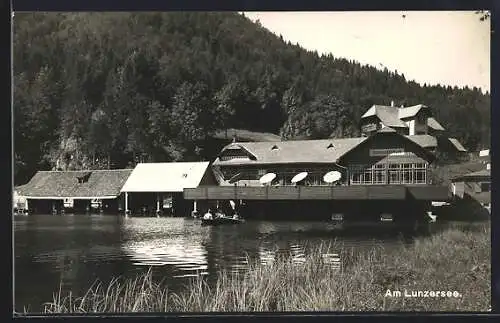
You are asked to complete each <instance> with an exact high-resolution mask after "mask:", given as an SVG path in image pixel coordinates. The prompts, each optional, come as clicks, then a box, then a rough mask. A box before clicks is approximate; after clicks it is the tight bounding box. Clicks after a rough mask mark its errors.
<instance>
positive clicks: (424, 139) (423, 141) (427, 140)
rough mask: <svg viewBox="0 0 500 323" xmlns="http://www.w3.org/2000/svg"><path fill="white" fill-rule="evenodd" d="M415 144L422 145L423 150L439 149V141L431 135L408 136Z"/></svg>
mask: <svg viewBox="0 0 500 323" xmlns="http://www.w3.org/2000/svg"><path fill="white" fill-rule="evenodd" d="M406 138H408V139H410V140H411V141H413V142H414V143H416V144H418V145H420V146H421V147H423V148H435V147H437V144H438V143H437V139H436V137H433V136H431V135H411V136H406Z"/></svg>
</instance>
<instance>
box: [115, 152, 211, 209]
mask: <svg viewBox="0 0 500 323" xmlns="http://www.w3.org/2000/svg"><path fill="white" fill-rule="evenodd" d="M209 164H210V163H209V162H172V163H139V164H137V166H136V167H135V168H134V170H133V171H132V173H131V175H130V177H129V178H128V179H127V181H126V183H125V185H124V186H123V187H122V189H121V192H123V193H124V197H125V209H126V210H127V213H131V214H144V215H153V214H158V215H159V214H166V215H174V216H187V215H189V214H190V210H191V209H192V207H193V208H194V210H196V205H194V206H193V203H192V202H189V203H188V202H186V201H185V200H184V198H183V190H184V189H186V188H197V187H200V186H204V185H215V184H216V183H217V182H216V181H215V177H214V175H213V173H212V171H211V169H210V167H209Z"/></svg>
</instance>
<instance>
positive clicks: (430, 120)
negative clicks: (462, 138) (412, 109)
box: [427, 117, 444, 131]
mask: <svg viewBox="0 0 500 323" xmlns="http://www.w3.org/2000/svg"><path fill="white" fill-rule="evenodd" d="M427 126H429V127H430V128H432V129H434V130H438V131H444V128H443V126H441V124H440V123H439V122H437V120H436V119H434V118H433V117H430V118H427Z"/></svg>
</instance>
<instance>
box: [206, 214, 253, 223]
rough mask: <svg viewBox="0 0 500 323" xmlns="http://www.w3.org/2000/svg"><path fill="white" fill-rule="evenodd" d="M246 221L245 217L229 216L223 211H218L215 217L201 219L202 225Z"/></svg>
mask: <svg viewBox="0 0 500 323" xmlns="http://www.w3.org/2000/svg"><path fill="white" fill-rule="evenodd" d="M244 222H245V220H243V219H239V218H233V217H229V216H226V215H224V214H222V213H216V216H215V218H213V219H205V218H202V219H201V225H219V224H240V223H244Z"/></svg>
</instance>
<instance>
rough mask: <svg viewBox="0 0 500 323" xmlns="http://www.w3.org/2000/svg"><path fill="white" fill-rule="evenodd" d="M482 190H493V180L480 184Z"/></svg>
mask: <svg viewBox="0 0 500 323" xmlns="http://www.w3.org/2000/svg"><path fill="white" fill-rule="evenodd" d="M479 185H480V187H481V192H491V182H482V183H480V184H479Z"/></svg>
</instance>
